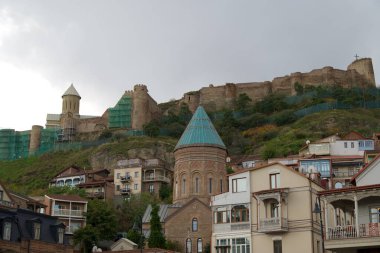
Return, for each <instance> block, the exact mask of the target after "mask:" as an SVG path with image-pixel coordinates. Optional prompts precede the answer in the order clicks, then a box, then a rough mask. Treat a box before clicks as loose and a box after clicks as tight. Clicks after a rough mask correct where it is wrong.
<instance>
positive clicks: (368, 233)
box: [326, 223, 380, 240]
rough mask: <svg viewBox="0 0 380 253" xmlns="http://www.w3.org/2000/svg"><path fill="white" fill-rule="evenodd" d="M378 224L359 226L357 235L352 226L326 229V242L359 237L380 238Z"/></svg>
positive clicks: (379, 224)
mask: <svg viewBox="0 0 380 253" xmlns="http://www.w3.org/2000/svg"><path fill="white" fill-rule="evenodd" d="M379 227H380V223H369V224H360V225H359V235H358V234H357V232H356V228H355V226H354V225H345V226H337V227H334V228H329V229H328V234H327V238H326V240H340V239H349V238H358V237H359V238H361V237H380V229H379Z"/></svg>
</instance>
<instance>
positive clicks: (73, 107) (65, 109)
mask: <svg viewBox="0 0 380 253" xmlns="http://www.w3.org/2000/svg"><path fill="white" fill-rule="evenodd" d="M80 99H81V97H80V96H79V93H78V91H77V90H76V89H75V87H74V85H73V84H71V85H70V87H69V88H68V89H67V90H66V92H65V93H64V94H63V95H62V114H71V117H78V116H79V102H80Z"/></svg>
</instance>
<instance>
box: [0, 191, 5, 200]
mask: <svg viewBox="0 0 380 253" xmlns="http://www.w3.org/2000/svg"><path fill="white" fill-rule="evenodd" d="M3 198H4V192H3V191H0V200H3Z"/></svg>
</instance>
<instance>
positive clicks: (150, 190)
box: [149, 184, 154, 192]
mask: <svg viewBox="0 0 380 253" xmlns="http://www.w3.org/2000/svg"><path fill="white" fill-rule="evenodd" d="M149 192H154V184H150V185H149Z"/></svg>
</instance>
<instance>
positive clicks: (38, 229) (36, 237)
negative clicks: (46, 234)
mask: <svg viewBox="0 0 380 253" xmlns="http://www.w3.org/2000/svg"><path fill="white" fill-rule="evenodd" d="M40 238H41V223H34V238H33V239H34V240H39V239H40Z"/></svg>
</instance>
